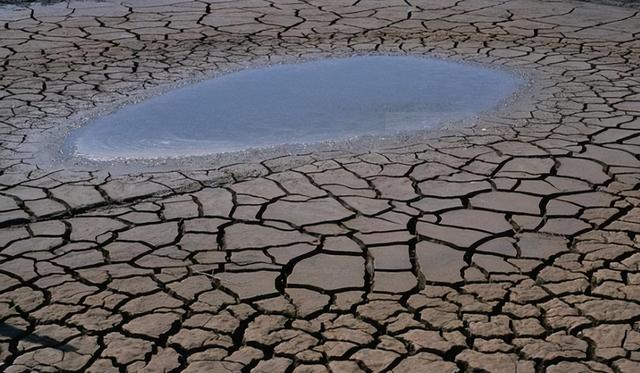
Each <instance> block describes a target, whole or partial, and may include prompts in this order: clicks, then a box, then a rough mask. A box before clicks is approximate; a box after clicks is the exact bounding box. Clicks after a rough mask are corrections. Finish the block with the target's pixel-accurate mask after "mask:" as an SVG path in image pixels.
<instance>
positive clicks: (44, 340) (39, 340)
mask: <svg viewBox="0 0 640 373" xmlns="http://www.w3.org/2000/svg"><path fill="white" fill-rule="evenodd" d="M25 334H26V331H25V330H22V329H18V328H16V327H14V326H11V325H7V324H3V323H0V336H3V337H9V338H11V339H15V338H21V339H22V340H23V341H27V342H31V343H36V344H40V345H43V346H46V347H51V348H55V349H56V350H60V351H65V352H69V351H76V348H75V347H73V346H69V345H67V344H65V343H63V342H60V341H58V340H56V339H53V338H50V337H47V336H41V335H36V334H29V335H26V336H24V335H25ZM21 336H24V337H21Z"/></svg>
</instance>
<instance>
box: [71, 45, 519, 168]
mask: <svg viewBox="0 0 640 373" xmlns="http://www.w3.org/2000/svg"><path fill="white" fill-rule="evenodd" d="M522 83H523V81H522V80H521V79H520V78H519V77H518V76H516V75H513V74H510V73H506V72H503V71H500V70H494V69H487V68H483V67H480V66H475V65H469V64H461V63H456V62H448V61H442V60H438V59H429V58H419V57H405V56H401V57H400V56H399V57H394V56H364V57H351V58H339V59H325V60H319V61H313V62H305V63H299V64H284V65H274V66H269V67H264V68H256V69H247V70H242V71H238V72H234V73H230V74H227V75H223V76H220V77H216V78H214V79H211V80H207V81H203V82H200V83H197V84H193V85H191V86H187V87H184V88H179V89H175V90H173V91H170V92H168V93H165V94H163V95H160V96H155V97H152V98H150V99H147V100H145V101H142V102H140V103H137V104H132V105H129V106H125V107H123V108H121V109H119V110H117V111H115V112H113V113H111V114H109V115H105V116H103V117H99V118H97V119H95V120H93V121H92V122H90V123H88V124H87V125H85V126H84V127H82V128H80V129H77V130H75V131H73V132H72V133H71V134H70V135H69V136H68V138H67V139H66V142H65V146H64V149H65V152H66V153H67V154H69V155H72V156H76V157H84V158H88V159H91V160H99V161H108V160H116V159H134V158H138V159H154V158H165V157H177V156H193V155H196V156H197V155H208V154H216V153H223V152H234V151H241V150H246V149H249V148H263V147H271V146H277V145H284V144H300V143H315V142H322V141H333V140H345V139H351V138H354V137H357V136H362V135H384V134H392V133H395V132H398V131H406V130H414V129H425V128H426V129H438V128H439V127H441V126H443V125H444V124H446V123H447V122H451V121H457V120H461V119H465V118H468V117H471V116H473V115H474V114H475V113H478V112H480V111H484V110H488V109H491V108H493V107H495V106H496V105H498V103H500V102H501V101H502V100H504V99H505V98H507V97H508V96H510V95H511V94H512V93H513V92H514V91H515V90H516V89H517V88H518V87H519V86H520V85H521V84H522Z"/></svg>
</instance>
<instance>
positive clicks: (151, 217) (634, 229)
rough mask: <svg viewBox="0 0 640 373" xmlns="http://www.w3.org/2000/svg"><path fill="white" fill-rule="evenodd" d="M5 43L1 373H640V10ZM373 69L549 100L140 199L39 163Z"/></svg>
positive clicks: (69, 33)
mask: <svg viewBox="0 0 640 373" xmlns="http://www.w3.org/2000/svg"><path fill="white" fill-rule="evenodd" d="M0 22H1V23H2V27H0V58H1V59H2V64H0V87H1V88H0V131H1V133H2V136H1V137H0V139H1V140H0V141H1V144H0V145H1V151H0V167H1V169H2V171H0V227H1V228H0V323H1V324H0V360H1V361H2V363H0V364H1V365H0V371H6V372H30V371H65V372H121V371H131V372H139V371H147V372H158V371H168V372H174V371H175V372H178V371H184V372H396V373H397V372H403V373H404V372H425V371H426V372H562V373H564V372H591V371H594V372H637V371H639V370H640V324H639V323H640V290H639V289H640V275H639V273H640V252H639V247H640V242H639V238H638V237H639V236H638V235H639V233H640V192H639V190H640V158H639V154H640V135H639V133H640V132H639V130H640V75H639V74H640V73H639V71H640V70H639V66H640V40H639V36H640V35H639V34H638V33H639V30H640V18H639V16H638V13H637V10H634V9H633V8H628V7H612V6H606V5H602V4H593V3H584V2H571V1H558V2H556V1H544V2H543V1H532V0H513V1H491V0H489V1H479V0H467V1H464V0H463V1H416V0H409V1H362V0H361V1H357V0H354V1H331V2H327V1H313V0H312V1H262V0H251V1H243V0H241V1H233V2H207V1H188V0H186V1H178V0H144V1H136V2H130V3H122V4H120V3H118V2H115V1H110V2H102V3H90V2H76V1H68V2H64V3H58V4H53V5H48V6H41V5H35V4H34V5H30V7H26V8H25V7H15V6H12V7H0ZM372 54H381V55H412V56H431V57H438V58H446V59H449V60H452V61H461V62H467V63H478V64H485V65H489V66H495V67H497V68H504V69H514V70H519V71H523V72H525V73H526V74H528V75H529V76H531V77H533V79H534V81H535V85H536V87H537V88H536V89H535V90H534V91H532V92H531V95H529V96H528V97H526V99H524V100H517V101H516V102H514V103H512V104H510V105H509V106H508V107H507V108H505V110H501V111H498V112H494V113H492V114H490V115H487V116H480V117H479V118H477V119H476V120H474V123H473V125H470V126H469V127H459V128H456V129H453V130H451V131H448V132H446V133H442V134H441V135H439V136H437V137H433V138H430V139H424V140H423V139H422V138H420V139H416V138H413V139H412V138H407V139H404V140H403V141H398V142H396V143H395V145H394V146H393V147H388V148H386V149H383V150H376V151H362V152H359V151H354V150H349V149H341V150H340V151H333V150H329V151H323V152H316V151H307V152H292V153H291V154H289V155H284V156H278V157H264V158H262V159H261V158H260V153H256V154H255V156H254V157H253V158H252V159H250V160H247V161H242V162H234V163H228V164H220V165H215V166H214V165H212V164H208V163H207V162H202V163H199V167H193V168H190V167H186V166H187V165H185V164H182V163H174V164H167V167H166V169H165V170H164V171H162V172H160V171H157V172H145V173H136V174H125V175H115V174H113V173H111V172H110V171H108V170H107V168H103V167H98V166H96V165H93V166H88V165H87V166H86V167H85V168H74V169H71V168H63V169H51V168H48V167H44V166H43V165H42V164H41V163H40V162H39V161H38V160H37V157H36V155H37V153H38V151H39V150H41V148H42V146H43V145H44V143H42V142H40V140H41V139H43V138H44V136H43V135H42V134H43V133H47V132H48V131H52V130H56V129H62V128H63V127H65V126H68V122H69V121H70V120H72V119H73V118H74V117H75V116H77V115H81V113H85V112H91V111H95V110H104V108H111V107H115V106H117V105H120V104H121V103H123V102H126V101H127V100H129V99H131V98H135V97H139V96H140V95H141V94H142V93H144V92H150V91H153V90H154V89H159V88H160V87H166V86H171V85H179V84H181V82H184V81H191V80H198V79H202V78H204V77H205V76H211V75H215V74H217V73H219V72H224V71H234V70H239V69H241V68H243V67H246V66H257V65H265V64H277V63H281V62H283V61H291V60H294V59H322V58H329V57H339V56H350V55H372ZM412 140H414V141H412Z"/></svg>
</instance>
